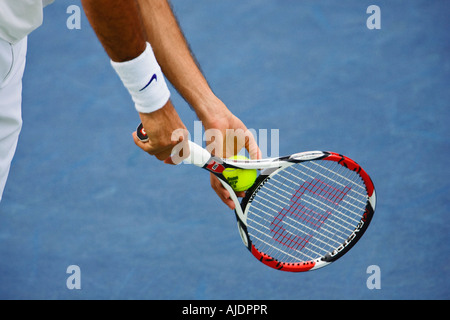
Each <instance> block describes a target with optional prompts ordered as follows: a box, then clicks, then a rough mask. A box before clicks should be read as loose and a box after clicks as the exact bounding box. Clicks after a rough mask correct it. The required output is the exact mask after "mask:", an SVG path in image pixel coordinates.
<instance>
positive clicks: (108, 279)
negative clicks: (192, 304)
mask: <svg viewBox="0 0 450 320" xmlns="http://www.w3.org/2000/svg"><path fill="white" fill-rule="evenodd" d="M172 4H173V7H174V10H175V11H176V14H177V16H178V19H179V22H180V24H181V26H182V28H183V30H184V33H185V35H186V38H187V39H188V41H189V43H190V46H191V48H192V50H193V51H194V52H195V55H196V57H197V60H198V61H199V63H200V64H201V67H202V70H203V72H204V73H205V75H206V77H207V79H208V81H209V82H210V84H211V86H212V88H213V90H214V91H215V93H216V94H217V95H218V96H219V97H220V98H221V99H222V100H223V101H224V102H225V103H226V105H227V106H228V107H229V109H230V110H231V111H232V112H233V113H234V114H235V115H237V116H238V117H239V118H240V119H242V120H243V121H244V123H245V124H246V125H247V127H249V128H253V129H255V130H256V131H257V132H258V130H260V129H266V130H268V131H269V132H270V130H275V129H278V130H279V140H280V146H279V153H280V155H284V154H290V153H293V152H300V151H306V150H330V151H336V152H339V153H342V154H345V155H347V156H349V157H351V158H353V159H355V160H356V161H358V163H360V164H361V165H362V166H363V167H364V168H365V169H366V171H367V172H368V173H369V174H370V175H371V176H372V178H373V181H374V183H375V186H376V190H377V195H378V202H377V208H376V212H375V216H374V219H373V221H372V223H371V225H370V227H369V229H368V230H367V232H366V234H365V235H364V237H363V238H362V239H361V240H360V241H359V242H358V243H357V244H356V246H355V247H354V248H353V249H352V250H350V251H349V252H348V253H347V254H346V255H345V256H344V257H343V258H342V259H340V260H338V261H337V262H335V263H334V264H332V265H331V266H328V267H326V268H324V269H320V270H317V271H314V272H307V273H287V272H280V271H276V270H273V269H271V268H268V267H266V266H264V265H263V264H261V263H259V262H258V261H257V260H256V259H254V258H253V256H251V255H250V254H249V252H248V251H247V250H246V249H245V247H244V246H243V245H242V241H241V239H240V237H239V234H238V230H237V228H236V222H235V218H234V213H233V212H232V211H230V210H229V209H227V208H226V207H225V205H223V204H222V202H221V201H220V200H219V199H218V197H217V196H216V195H215V193H214V191H213V190H212V189H211V187H210V185H209V175H208V174H207V173H206V172H204V171H202V170H199V169H197V168H195V167H193V166H189V165H180V166H177V167H174V166H169V165H164V164H163V163H161V162H159V161H158V160H156V159H155V158H153V157H151V156H149V155H148V154H146V153H144V152H143V151H141V150H140V149H139V148H138V147H136V146H135V145H134V142H133V140H132V137H131V133H132V131H133V130H134V129H135V128H136V125H137V124H138V123H139V117H138V114H137V113H136V111H135V110H134V107H133V105H132V102H131V99H130V97H129V95H128V92H126V90H125V88H124V87H123V85H122V83H121V82H120V80H119V78H118V77H117V75H116V74H115V72H114V70H113V69H112V68H111V66H110V64H109V59H108V57H107V55H106V54H105V52H104V50H103V48H102V46H101V45H100V43H99V42H98V40H97V38H96V36H95V34H94V33H93V31H92V29H91V27H90V25H89V23H88V21H87V19H86V17H85V16H84V14H83V13H81V29H69V28H68V27H67V26H66V22H67V20H68V19H69V18H70V17H71V13H70V11H69V13H67V8H68V7H69V6H70V5H76V6H78V7H80V8H81V4H80V2H79V1H78V0H70V1H65V0H56V2H55V3H54V4H53V5H51V6H50V7H47V8H46V9H45V22H44V24H43V26H42V27H41V28H40V29H38V30H37V31H36V32H34V33H33V34H32V35H31V36H30V38H29V54H28V62H27V63H28V64H27V69H26V73H25V76H24V91H23V118H24V126H23V130H22V133H21V136H20V141H19V145H18V149H17V153H16V156H15V158H14V161H13V164H12V169H11V173H10V177H9V181H8V184H7V187H6V190H5V194H4V199H3V201H2V203H1V204H0V298H1V299H152V300H153V299H164V300H172V299H188V300H191V299H192V300H204V299H212V300H215V299H224V300H243V299H246V300H247V299H250V300H261V299H269V300H270V299H276V300H285V299H293V300H303V299H445V300H446V299H449V298H450V288H449V287H450V279H449V271H450V269H449V265H450V255H449V240H450V238H449V231H450V229H449V224H448V223H447V222H446V218H445V217H448V211H449V205H448V203H449V200H450V197H449V193H450V183H449V180H450V174H449V169H448V162H449V160H448V159H449V158H448V157H449V156H450V152H449V147H450V145H449V129H448V128H449V126H448V122H449V120H450V108H449V107H450V105H449V101H450V94H449V92H450V91H449V80H450V59H449V53H450V38H449V35H448V31H449V30H450V22H449V20H448V14H449V12H450V10H449V9H450V4H449V2H448V1H445V0H436V1H425V0H414V1H406V2H405V1H400V0H390V1H387V0H371V1H366V0H343V1H339V3H338V2H336V1H332V0H320V1H316V0H304V1H297V0H279V1H275V0H258V1H256V0H255V1H253V0H252V1H240V0H226V1H225V0H218V1H207V0H173V1H172ZM370 5H377V6H379V8H380V10H381V13H380V14H381V15H380V17H381V29H369V28H368V27H367V24H366V22H367V20H368V19H369V20H370V19H371V14H370V13H367V12H366V10H367V8H368V7H369V6H370ZM171 91H172V99H173V102H174V104H175V106H176V108H177V110H178V112H179V114H180V116H181V117H182V119H183V121H184V122H185V124H186V126H187V127H188V129H189V130H190V131H191V132H193V130H194V128H195V121H196V118H195V116H194V113H193V112H192V110H191V109H190V108H189V106H188V105H187V104H186V102H184V100H183V99H182V98H181V97H180V96H179V95H178V94H177V93H176V91H175V90H171ZM269 155H270V154H269ZM71 265H76V266H78V267H79V270H80V274H81V278H80V282H81V289H76V288H75V289H69V288H68V287H67V283H66V282H67V279H68V278H69V277H70V276H71V273H67V268H68V267H69V266H71ZM371 266H377V267H378V270H379V273H378V275H380V277H379V278H377V281H378V283H379V284H380V287H379V288H372V289H370V288H369V287H370V286H369V287H368V285H367V282H368V280H369V284H370V282H371V279H374V278H371V276H372V275H374V274H373V273H372V272H371V270H373V269H372V268H373V267H371Z"/></svg>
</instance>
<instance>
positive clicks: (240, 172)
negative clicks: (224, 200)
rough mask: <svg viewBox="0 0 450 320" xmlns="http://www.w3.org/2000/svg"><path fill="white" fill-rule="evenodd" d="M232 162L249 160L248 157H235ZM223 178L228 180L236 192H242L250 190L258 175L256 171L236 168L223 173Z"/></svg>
mask: <svg viewBox="0 0 450 320" xmlns="http://www.w3.org/2000/svg"><path fill="white" fill-rule="evenodd" d="M228 159H232V160H248V158H247V157H244V156H233V157H231V158H228ZM222 174H223V176H224V177H225V178H226V179H227V181H228V183H229V184H230V186H231V188H233V190H234V191H237V192H240V191H245V190H247V189H248V188H250V187H251V186H252V185H253V183H254V182H255V180H256V177H257V175H258V173H257V171H256V169H236V168H227V169H225V170H224V171H223V172H222Z"/></svg>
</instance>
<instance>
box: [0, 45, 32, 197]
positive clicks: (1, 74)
mask: <svg viewBox="0 0 450 320" xmlns="http://www.w3.org/2000/svg"><path fill="white" fill-rule="evenodd" d="M26 53H27V38H26V37H25V38H23V39H22V40H20V41H19V42H17V43H16V44H11V43H9V42H7V41H5V40H2V39H0V201H1V199H2V194H3V190H4V188H5V184H6V180H7V178H8V174H9V169H10V166H11V161H12V159H13V157H14V153H15V151H16V147H17V141H18V139H19V133H20V129H21V128H22V77H23V72H24V69H25V61H26Z"/></svg>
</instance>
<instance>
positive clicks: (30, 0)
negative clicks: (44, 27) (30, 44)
mask: <svg viewBox="0 0 450 320" xmlns="http://www.w3.org/2000/svg"><path fill="white" fill-rule="evenodd" d="M53 1H54V0H0V38H1V39H4V40H6V41H8V42H10V43H17V42H19V41H20V40H22V39H23V38H25V37H26V36H27V35H28V34H30V33H31V32H32V31H33V30H34V29H36V28H37V27H39V26H40V25H41V24H42V21H43V17H44V14H43V8H44V7H45V6H46V5H48V4H50V3H52V2H53Z"/></svg>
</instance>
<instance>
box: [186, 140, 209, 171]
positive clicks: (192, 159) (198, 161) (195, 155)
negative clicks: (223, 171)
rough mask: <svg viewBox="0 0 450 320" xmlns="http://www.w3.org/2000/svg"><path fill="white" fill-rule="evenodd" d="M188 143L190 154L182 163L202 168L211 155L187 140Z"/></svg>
mask: <svg viewBox="0 0 450 320" xmlns="http://www.w3.org/2000/svg"><path fill="white" fill-rule="evenodd" d="M188 143H189V153H190V154H189V156H188V157H187V158H186V159H184V160H183V162H184V163H189V164H193V165H196V166H198V167H200V168H203V167H204V166H205V165H206V163H207V162H208V160H209V159H210V158H211V154H210V153H209V152H208V151H206V150H205V149H204V148H203V147H201V146H199V145H198V144H196V143H195V142H192V141H190V140H189V141H188Z"/></svg>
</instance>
